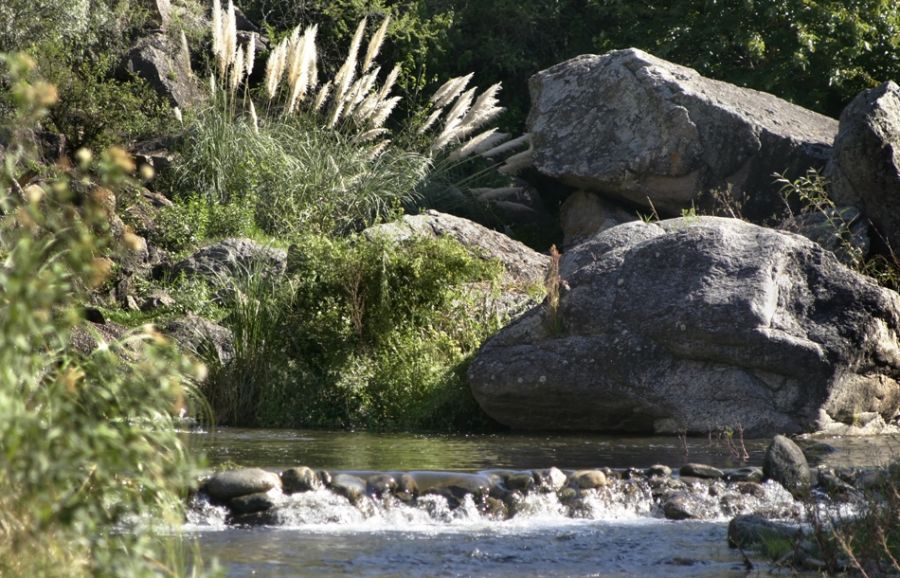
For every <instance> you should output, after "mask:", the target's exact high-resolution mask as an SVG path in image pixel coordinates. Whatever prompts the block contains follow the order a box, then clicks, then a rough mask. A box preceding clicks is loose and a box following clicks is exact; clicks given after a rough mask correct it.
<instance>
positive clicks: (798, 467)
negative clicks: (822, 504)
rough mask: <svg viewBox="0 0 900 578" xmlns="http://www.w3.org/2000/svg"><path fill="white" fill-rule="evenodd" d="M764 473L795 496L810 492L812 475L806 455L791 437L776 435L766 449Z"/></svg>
mask: <svg viewBox="0 0 900 578" xmlns="http://www.w3.org/2000/svg"><path fill="white" fill-rule="evenodd" d="M763 473H764V475H765V477H766V479H769V480H775V481H776V482H778V483H779V484H781V485H782V486H784V488H785V489H786V490H787V491H789V492H790V493H791V494H792V495H793V496H794V497H798V498H799V497H803V496H806V494H808V493H809V488H810V483H811V475H810V470H809V465H808V464H807V463H806V456H804V455H803V450H801V449H800V446H798V445H797V444H795V443H794V442H793V441H791V440H790V438H787V437H785V436H782V435H777V436H775V438H774V439H773V440H772V443H771V444H769V448H768V449H767V450H766V457H765V460H764V461H763Z"/></svg>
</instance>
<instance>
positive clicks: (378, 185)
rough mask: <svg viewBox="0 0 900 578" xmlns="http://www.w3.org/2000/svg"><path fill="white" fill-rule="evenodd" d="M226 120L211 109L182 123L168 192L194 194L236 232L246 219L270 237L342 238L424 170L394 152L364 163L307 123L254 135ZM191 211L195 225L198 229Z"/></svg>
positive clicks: (409, 156) (364, 151) (395, 199)
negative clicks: (324, 234) (185, 126)
mask: <svg viewBox="0 0 900 578" xmlns="http://www.w3.org/2000/svg"><path fill="white" fill-rule="evenodd" d="M229 116H230V115H229V114H228V113H227V112H224V113H223V112H222V110H221V108H219V107H212V108H209V109H206V110H204V111H202V112H200V113H199V114H198V116H197V117H196V119H195V120H193V121H191V122H190V124H189V130H188V132H187V134H186V135H185V138H184V144H183V148H182V149H181V161H180V162H179V164H178V167H177V169H176V171H177V174H176V178H175V183H174V185H173V190H174V191H195V192H196V193H197V194H198V195H200V196H202V197H204V198H205V199H206V200H207V202H208V204H209V205H210V207H211V208H210V209H209V210H210V211H212V212H214V213H215V212H218V214H219V216H220V217H221V216H223V215H222V213H228V214H230V219H231V220H232V222H237V224H238V225H240V226H241V227H245V226H246V225H247V224H248V223H247V221H248V213H250V214H252V216H253V219H254V220H255V223H256V225H258V226H259V228H260V229H262V230H263V231H265V232H267V233H269V234H272V235H292V234H297V233H299V232H302V231H320V232H328V233H332V232H347V231H352V230H354V229H357V228H359V227H361V226H365V225H366V224H370V223H372V222H374V221H376V220H380V219H383V218H384V217H385V216H387V215H388V214H390V213H391V211H392V210H394V209H395V208H396V207H397V206H398V205H399V203H401V202H402V201H403V200H405V199H407V198H409V196H410V195H411V194H412V193H413V191H414V190H415V187H416V184H417V183H418V182H419V181H420V180H421V179H422V177H423V176H424V172H425V169H426V167H427V166H428V163H427V160H426V159H425V158H424V157H422V156H420V155H417V154H415V153H407V152H404V151H401V150H394V149H388V150H387V151H385V152H384V153H383V154H381V155H379V156H377V157H376V158H372V156H371V152H372V151H371V148H370V147H366V146H361V145H360V144H359V143H355V142H353V141H352V139H350V138H348V137H345V136H344V135H342V134H341V133H340V132H337V131H333V130H330V129H326V128H322V127H321V126H318V125H315V124H306V125H304V124H302V123H301V122H300V121H298V122H281V121H276V122H272V123H268V122H261V124H260V126H259V130H258V132H257V131H255V130H253V129H252V127H250V126H249V125H248V124H247V123H246V122H244V121H243V120H240V119H237V120H235V119H232V118H229ZM191 202H193V203H196V197H195V200H194V201H189V203H191ZM229 205H232V206H233V208H232V209H226V208H224V207H227V206H229ZM214 206H218V207H219V208H212V207H214ZM196 208H197V207H196V205H194V208H193V209H191V212H193V213H194V217H195V219H196V221H195V222H203V217H202V215H201V214H198V213H196V212H195V211H196ZM205 222H206V223H210V222H212V219H207V220H206V221H205ZM194 231H196V232H197V233H199V234H207V235H213V231H210V230H201V231H197V229H194ZM219 232H220V233H221V231H219Z"/></svg>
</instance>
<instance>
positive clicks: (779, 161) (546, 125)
mask: <svg viewBox="0 0 900 578" xmlns="http://www.w3.org/2000/svg"><path fill="white" fill-rule="evenodd" d="M529 88H530V91H531V112H530V114H529V117H528V130H529V132H530V133H531V139H532V143H533V147H534V161H533V162H534V167H535V168H536V169H537V170H538V171H540V172H541V173H542V174H544V175H547V176H550V177H554V178H556V179H559V180H561V181H563V182H564V183H566V184H568V185H570V186H573V187H577V188H582V189H584V190H589V191H594V192H598V193H601V194H603V195H604V196H608V197H610V198H617V199H622V200H624V201H627V202H629V203H632V204H635V205H638V206H643V207H649V203H648V198H649V199H650V200H651V201H652V203H653V205H654V206H655V207H656V208H657V209H658V210H659V211H662V213H663V214H669V215H671V214H678V212H679V211H680V210H681V209H687V208H690V207H691V206H692V203H694V204H695V205H697V206H698V207H700V208H702V205H703V203H704V200H703V198H702V197H703V196H704V195H703V193H704V192H707V191H711V190H714V189H718V190H721V191H730V194H731V195H732V196H733V198H735V199H739V200H740V201H741V203H740V204H742V211H743V214H744V216H745V217H748V218H750V219H761V218H765V217H767V216H769V215H772V214H774V213H776V212H778V211H779V210H780V208H781V206H782V201H781V199H780V196H779V195H778V185H776V184H773V183H772V178H771V175H772V174H773V173H775V172H779V173H784V172H786V173H787V174H788V175H800V174H803V173H804V172H805V171H806V169H807V168H808V167H818V168H822V167H824V166H825V163H826V162H827V160H828V156H829V153H830V150H831V144H832V141H833V140H834V136H835V134H836V133H837V121H835V120H834V119H831V118H828V117H825V116H822V115H820V114H816V113H814V112H811V111H808V110H806V109H803V108H800V107H798V106H796V105H793V104H790V103H788V102H786V101H784V100H781V99H779V98H776V97H775V96H772V95H770V94H766V93H762V92H758V91H755V90H751V89H747V88H739V87H737V86H734V85H731V84H728V83H725V82H720V81H716V80H711V79H708V78H704V77H702V76H700V74H698V73H697V72H696V71H694V70H692V69H690V68H686V67H683V66H678V65H676V64H672V63H670V62H666V61H665V60H662V59H659V58H656V57H655V56H652V55H650V54H647V53H646V52H643V51H641V50H637V49H634V48H630V49H627V50H616V51H612V52H608V53H606V54H604V55H602V56H597V55H584V56H578V57H576V58H573V59H571V60H568V61H566V62H563V63H561V64H557V65H556V66H553V67H551V68H549V69H547V70H543V71H541V72H539V73H538V74H536V75H535V76H533V77H532V78H531V80H530V82H529Z"/></svg>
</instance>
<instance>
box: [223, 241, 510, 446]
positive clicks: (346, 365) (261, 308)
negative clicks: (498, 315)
mask: <svg viewBox="0 0 900 578" xmlns="http://www.w3.org/2000/svg"><path fill="white" fill-rule="evenodd" d="M289 268H290V272H289V280H287V281H284V280H283V281H280V282H279V281H278V280H276V279H271V278H268V279H267V278H265V277H261V276H255V275H251V276H249V277H247V278H241V277H239V278H238V280H237V282H236V283H235V285H234V287H233V289H232V290H230V291H226V293H227V294H229V295H231V296H232V298H233V299H235V300H236V302H235V303H232V304H230V307H229V309H230V311H231V314H230V315H229V316H228V317H226V319H225V322H226V323H227V324H229V325H230V326H231V327H232V330H233V331H234V332H235V337H236V340H237V341H238V342H239V343H241V346H242V347H244V346H246V349H245V351H244V353H243V354H242V353H239V354H238V357H239V360H238V363H236V364H235V367H234V368H231V369H229V368H225V370H224V373H222V374H215V375H214V379H213V383H212V384H211V385H210V388H211V392H210V394H209V397H210V398H211V401H212V403H213V405H214V407H215V409H216V413H217V415H218V416H219V417H220V418H226V420H227V421H228V422H229V423H235V424H245V425H261V424H265V425H268V426H293V427H298V426H316V427H347V428H352V427H368V428H381V429H402V428H417V429H443V430H450V429H459V428H466V429H469V428H477V427H485V425H486V424H488V423H490V421H489V420H488V419H487V418H486V417H484V416H483V414H482V413H481V412H480V411H479V410H478V408H477V405H476V404H475V402H474V400H473V399H472V396H471V393H470V392H469V391H468V387H467V386H466V382H465V380H464V369H465V364H466V362H467V359H468V357H469V356H470V355H471V354H472V353H474V351H475V350H476V349H477V348H478V347H479V346H480V344H481V342H482V340H484V339H485V338H486V337H487V336H488V335H489V334H490V332H492V331H494V330H496V329H497V328H498V324H499V320H497V319H495V318H493V317H491V316H490V315H488V314H487V312H486V308H485V307H484V306H483V305H484V304H483V303H482V301H481V297H480V296H481V295H483V291H484V290H485V289H484V287H483V286H484V285H485V284H487V285H488V287H489V286H490V284H491V283H492V282H493V280H495V279H496V278H497V277H498V275H499V265H496V264H495V263H493V262H488V261H484V260H482V259H480V258H477V257H473V256H472V255H470V254H469V253H468V252H467V251H466V250H465V249H463V248H462V247H461V246H460V245H459V244H458V243H456V242H455V241H450V240H432V239H417V240H409V241H406V242H403V243H396V242H393V241H389V240H385V239H367V238H365V237H353V238H349V239H336V238H331V237H327V236H307V237H303V238H302V239H300V240H299V241H298V242H297V243H296V244H295V245H294V246H292V248H291V250H290V252H289ZM473 283H480V284H482V288H481V289H477V290H476V289H473V286H472V284H473ZM242 355H243V357H242Z"/></svg>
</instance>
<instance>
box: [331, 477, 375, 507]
mask: <svg viewBox="0 0 900 578" xmlns="http://www.w3.org/2000/svg"><path fill="white" fill-rule="evenodd" d="M329 487H330V488H331V489H332V491H334V493H336V494H340V495H341V496H344V497H345V498H347V499H348V500H350V501H351V502H352V503H354V504H355V503H357V502H358V501H360V500H361V499H362V498H363V496H365V495H366V483H365V482H364V481H362V480H361V479H360V478H358V477H356V476H353V475H351V474H337V475H335V476H334V478H332V480H331V485H330V486H329Z"/></svg>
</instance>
